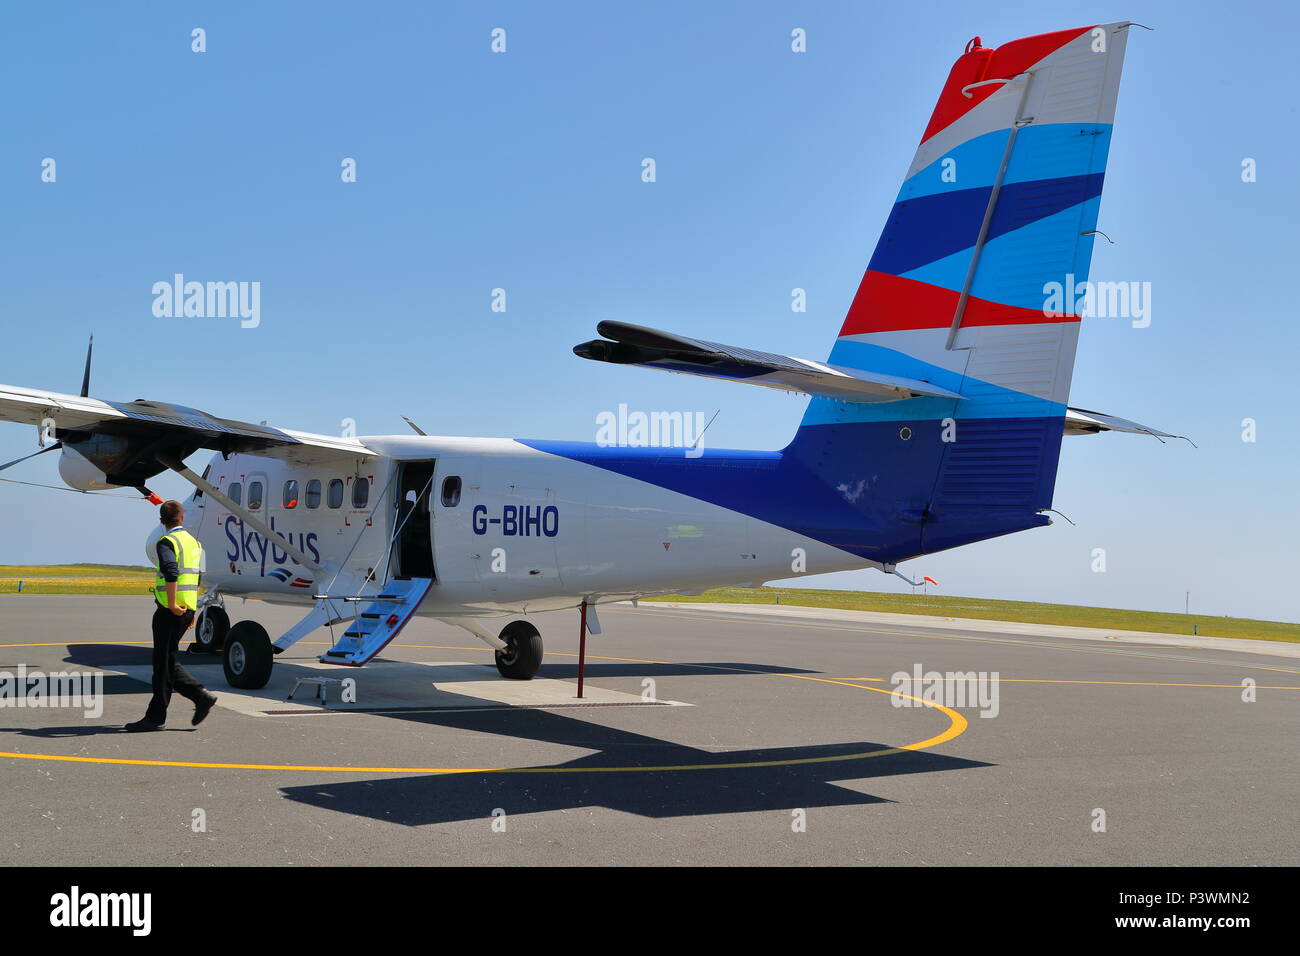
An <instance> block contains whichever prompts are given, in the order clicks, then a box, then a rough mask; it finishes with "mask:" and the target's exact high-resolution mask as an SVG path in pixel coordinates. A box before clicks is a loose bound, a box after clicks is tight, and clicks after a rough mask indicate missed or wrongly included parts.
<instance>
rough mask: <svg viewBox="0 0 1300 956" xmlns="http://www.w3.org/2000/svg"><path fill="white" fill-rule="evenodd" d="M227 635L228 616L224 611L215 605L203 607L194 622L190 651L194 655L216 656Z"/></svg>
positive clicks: (228, 626) (228, 631)
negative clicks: (192, 641) (192, 642)
mask: <svg viewBox="0 0 1300 956" xmlns="http://www.w3.org/2000/svg"><path fill="white" fill-rule="evenodd" d="M229 633H230V615H229V614H227V613H226V612H225V609H223V608H220V607H217V606H216V605H212V606H209V607H205V608H204V609H203V610H202V611H200V612H199V619H198V620H197V621H195V622H194V645H193V646H192V647H191V648H190V650H191V651H193V652H194V653H196V654H216V653H218V652H219V651H220V650H221V648H222V646H223V645H224V644H225V643H226V635H227V634H229Z"/></svg>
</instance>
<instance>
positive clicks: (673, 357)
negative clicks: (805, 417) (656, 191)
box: [573, 322, 962, 403]
mask: <svg viewBox="0 0 1300 956" xmlns="http://www.w3.org/2000/svg"><path fill="white" fill-rule="evenodd" d="M596 331H597V332H598V333H599V334H600V335H603V336H605V338H604V339H595V340H593V341H591V342H583V343H582V344H581V345H576V346H574V349H573V352H574V354H575V355H578V356H580V357H582V358H586V359H592V360H594V361H598V362H611V363H613V364H615V365H639V366H641V367H642V368H657V369H662V370H664V371H666V372H679V373H682V374H685V375H701V376H704V377H705V378H720V379H726V380H730V381H733V382H744V383H745V384H747V385H762V386H764V387H766V388H776V389H781V390H782V391H786V392H802V393H805V394H808V395H824V396H827V397H829V398H837V399H840V400H841V401H846V402H862V403H870V402H895V401H901V400H903V399H906V398H913V397H915V396H918V395H925V396H933V397H938V398H961V397H962V396H961V395H959V394H958V393H957V392H953V391H949V390H948V389H946V388H943V387H941V386H938V385H935V384H934V383H932V382H927V381H924V380H921V379H912V378H903V377H901V376H898V375H889V374H886V373H884V372H872V371H864V370H861V369H850V368H841V367H839V366H835V365H825V364H823V363H821V362H813V361H811V360H809V359H802V358H796V357H794V356H792V355H777V354H775V353H772V352H756V351H754V350H753V349H747V348H740V347H738V346H734V345H722V344H721V343H719V342H706V341H704V340H703V339H693V338H688V337H687V336H684V335H677V334H675V333H672V332H664V331H661V330H659V329H648V328H645V327H643V326H640V325H630V324H629V323H627V322H601V323H600V324H599V325H597V326H596Z"/></svg>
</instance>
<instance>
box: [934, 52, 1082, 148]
mask: <svg viewBox="0 0 1300 956" xmlns="http://www.w3.org/2000/svg"><path fill="white" fill-rule="evenodd" d="M1091 29H1093V27H1081V28H1077V29H1074V30H1058V31H1057V32H1056V33H1040V34H1039V35H1038V36H1033V37H1025V38H1024V39H1022V40H1012V41H1011V42H1010V43H1004V44H1002V46H1000V47H998V48H997V49H996V50H992V49H989V48H988V47H976V48H975V49H973V50H971V51H969V52H968V53H963V54H962V55H961V56H959V57H958V58H957V62H956V63H954V64H953V66H952V71H951V72H950V73H949V74H948V82H946V83H945V84H944V85H943V92H942V93H940V94H939V101H938V102H937V103H936V104H935V106H934V113H933V114H932V115H931V116H930V125H929V126H927V127H926V128H925V135H924V136H922V137H921V142H923V143H924V142H925V141H926V140H927V139H929V138H930V137H931V136H933V135H934V134H935V133H937V132H939V131H940V130H941V129H945V128H947V127H948V126H951V125H952V124H953V123H954V122H956V121H957V120H959V119H961V118H962V117H963V116H965V115H966V114H967V113H969V112H970V111H971V110H973V109H974V108H975V107H977V106H979V105H980V104H981V103H983V102H984V101H985V100H986V99H988V98H989V97H990V96H992V95H993V94H994V93H996V92H997V91H998V90H1000V89H1001V88H1002V87H1000V86H998V85H996V84H991V85H989V86H980V87H976V88H975V89H973V90H971V91H970V97H969V98H967V97H965V96H963V95H962V92H961V91H962V88H963V87H965V86H968V85H970V84H971V83H978V82H979V81H980V80H993V79H1002V78H1004V77H1012V76H1015V75H1016V74H1017V73H1023V72H1024V71H1025V70H1027V69H1029V68H1030V67H1031V66H1033V65H1034V64H1035V63H1037V62H1038V61H1039V60H1042V59H1045V58H1046V57H1048V56H1050V55H1051V54H1053V53H1055V52H1056V51H1057V50H1059V49H1060V48H1061V47H1063V46H1065V45H1066V44H1067V43H1069V42H1070V41H1071V40H1073V39H1075V38H1076V37H1078V36H1081V35H1082V34H1084V33H1087V32H1088V31H1089V30H1091Z"/></svg>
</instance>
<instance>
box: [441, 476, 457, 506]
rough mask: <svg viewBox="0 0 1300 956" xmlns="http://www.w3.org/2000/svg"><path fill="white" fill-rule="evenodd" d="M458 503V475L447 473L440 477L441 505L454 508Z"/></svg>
mask: <svg viewBox="0 0 1300 956" xmlns="http://www.w3.org/2000/svg"><path fill="white" fill-rule="evenodd" d="M458 504H460V476H459V475H448V476H447V477H446V478H444V479H442V506H443V507H444V508H454V507H456V506H457V505H458Z"/></svg>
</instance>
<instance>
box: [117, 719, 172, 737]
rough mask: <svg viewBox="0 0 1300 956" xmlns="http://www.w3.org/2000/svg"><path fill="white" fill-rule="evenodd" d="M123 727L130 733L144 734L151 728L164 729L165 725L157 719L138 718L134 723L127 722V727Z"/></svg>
mask: <svg viewBox="0 0 1300 956" xmlns="http://www.w3.org/2000/svg"><path fill="white" fill-rule="evenodd" d="M123 729H124V730H125V731H126V732H127V733H128V734H142V733H148V732H149V731H151V730H162V729H163V725H162V724H160V723H159V722H158V721H156V720H145V719H141V720H137V721H136V722H135V723H133V724H127V725H126V727H124V728H123Z"/></svg>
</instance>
